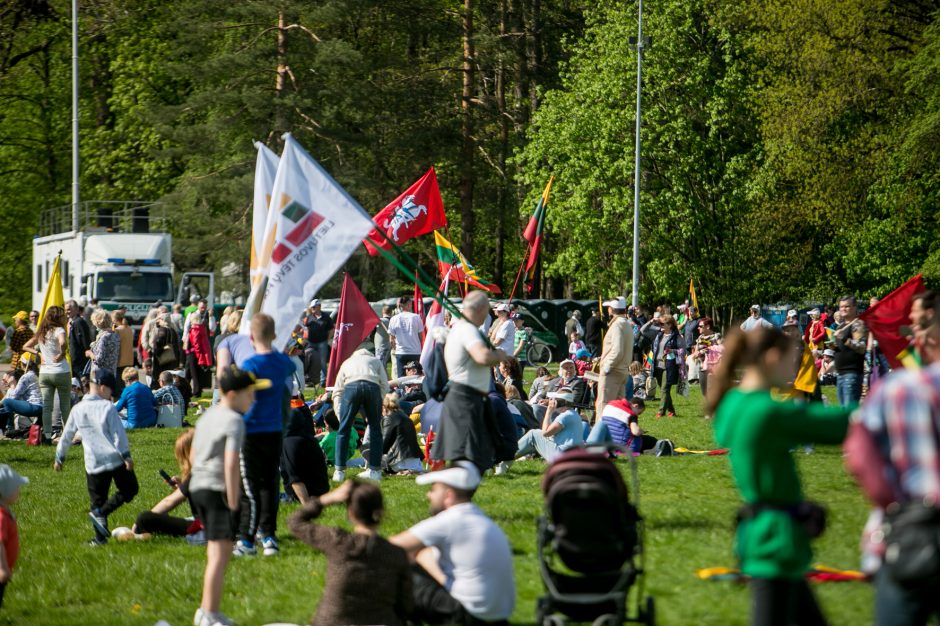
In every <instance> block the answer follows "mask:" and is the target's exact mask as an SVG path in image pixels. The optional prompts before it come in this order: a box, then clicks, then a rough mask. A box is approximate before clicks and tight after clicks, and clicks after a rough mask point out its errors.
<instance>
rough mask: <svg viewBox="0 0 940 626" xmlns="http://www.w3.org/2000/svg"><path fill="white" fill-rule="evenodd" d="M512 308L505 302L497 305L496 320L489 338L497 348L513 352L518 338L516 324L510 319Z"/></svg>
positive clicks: (491, 327) (509, 352)
mask: <svg viewBox="0 0 940 626" xmlns="http://www.w3.org/2000/svg"><path fill="white" fill-rule="evenodd" d="M511 312H512V310H511V309H510V308H509V305H508V304H506V303H505V302H502V303H500V304H497V305H496V320H495V321H494V322H493V325H492V326H490V332H489V339H490V343H492V344H493V346H495V347H496V348H497V349H499V350H502V351H503V352H505V353H506V354H512V352H513V342H514V341H515V339H516V325H515V324H513V323H512V322H510V321H509V314H510V313H511Z"/></svg>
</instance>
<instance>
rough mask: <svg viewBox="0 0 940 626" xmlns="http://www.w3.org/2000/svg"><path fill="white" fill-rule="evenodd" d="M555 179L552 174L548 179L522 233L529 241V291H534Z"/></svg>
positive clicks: (527, 271)
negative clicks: (549, 196) (547, 212)
mask: <svg viewBox="0 0 940 626" xmlns="http://www.w3.org/2000/svg"><path fill="white" fill-rule="evenodd" d="M554 180H555V177H554V176H552V177H550V178H549V179H548V184H547V185H545V190H544V191H542V197H541V198H539V203H538V204H537V205H535V211H534V212H533V213H532V217H530V218H529V223H528V224H527V225H526V227H525V232H524V233H522V238H523V239H525V240H526V241H527V242H529V260H528V262H527V263H526V266H525V271H526V283H527V284H528V286H529V291H530V292H531V291H532V283H533V281H534V280H535V267H536V265H537V264H538V262H539V250H540V249H541V247H542V231H543V230H544V228H545V212H546V211H547V210H548V195H549V194H550V193H551V191H552V181H554Z"/></svg>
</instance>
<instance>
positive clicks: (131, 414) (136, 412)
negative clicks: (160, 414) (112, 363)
mask: <svg viewBox="0 0 940 626" xmlns="http://www.w3.org/2000/svg"><path fill="white" fill-rule="evenodd" d="M121 376H122V377H123V378H124V385H125V386H124V391H123V392H121V399H120V400H118V402H117V405H116V406H115V409H117V410H118V411H119V412H120V411H126V416H125V417H123V418H122V419H121V421H122V422H123V423H124V428H128V429H132V428H150V427H151V426H156V425H157V410H156V400H155V399H154V397H153V392H152V391H150V387H148V386H147V385H145V384H143V383H142V382H140V380H139V375H138V374H137V369H136V368H134V367H129V368H127V369H126V370H124V373H123V374H122V375H121Z"/></svg>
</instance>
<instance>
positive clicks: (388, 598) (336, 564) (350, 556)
mask: <svg viewBox="0 0 940 626" xmlns="http://www.w3.org/2000/svg"><path fill="white" fill-rule="evenodd" d="M322 512H323V505H322V504H321V503H320V500H319V498H313V500H312V501H311V502H310V503H309V504H308V505H307V506H305V507H304V508H302V509H301V510H299V511H297V512H295V513H294V514H293V515H291V516H290V517H289V518H288V519H287V527H288V528H289V529H290V531H291V533H292V534H293V535H294V536H295V537H297V538H298V539H299V540H300V541H303V542H304V543H306V544H307V545H309V546H310V547H311V548H313V549H314V550H319V551H320V552H322V553H323V554H324V555H326V560H327V567H326V586H325V588H324V589H323V595H322V596H321V601H320V606H319V607H317V613H316V615H314V617H313V621H312V622H311V623H312V624H314V625H315V626H317V625H319V626H338V625H340V624H344V625H345V624H350V625H352V624H386V625H387V626H396V625H400V624H404V623H405V618H406V616H407V615H408V614H409V613H410V612H411V608H412V604H413V602H414V599H413V597H412V591H411V566H410V565H409V563H408V557H407V556H406V555H405V552H404V550H402V549H401V548H399V547H398V546H394V545H392V544H391V543H389V542H388V541H387V540H386V539H384V538H382V537H379V536H378V535H366V534H363V533H350V532H347V531H345V530H342V529H341V528H331V527H327V526H321V525H319V524H316V523H314V522H313V520H315V519H316V518H318V517H319V516H320V513H322Z"/></svg>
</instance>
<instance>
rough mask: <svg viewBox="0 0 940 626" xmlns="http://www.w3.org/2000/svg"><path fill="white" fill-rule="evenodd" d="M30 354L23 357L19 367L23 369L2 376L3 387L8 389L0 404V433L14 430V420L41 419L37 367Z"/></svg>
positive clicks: (40, 398)
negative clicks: (20, 416) (18, 416)
mask: <svg viewBox="0 0 940 626" xmlns="http://www.w3.org/2000/svg"><path fill="white" fill-rule="evenodd" d="M27 357H33V355H31V354H25V355H23V358H22V359H21V361H20V365H21V366H23V365H24V364H25V371H24V370H23V369H15V370H13V371H11V372H7V373H6V374H4V379H5V385H6V386H7V387H8V389H7V395H6V396H5V397H4V398H3V402H2V403H0V433H5V432H6V431H8V430H14V426H15V424H14V418H15V417H16V416H17V415H22V416H23V417H42V392H41V391H40V390H39V365H38V364H37V363H36V358H35V357H33V358H29V359H27Z"/></svg>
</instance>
